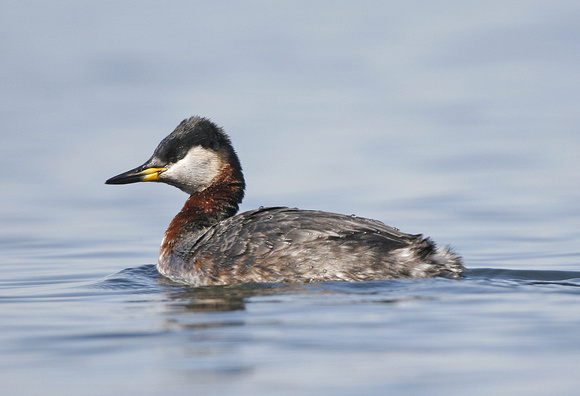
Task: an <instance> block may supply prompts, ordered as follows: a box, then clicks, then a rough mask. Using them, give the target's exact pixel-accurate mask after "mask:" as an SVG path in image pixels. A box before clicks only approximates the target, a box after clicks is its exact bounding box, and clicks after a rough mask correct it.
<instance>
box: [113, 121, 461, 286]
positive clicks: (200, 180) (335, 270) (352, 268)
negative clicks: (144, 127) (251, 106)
mask: <svg viewBox="0 0 580 396" xmlns="http://www.w3.org/2000/svg"><path fill="white" fill-rule="evenodd" d="M136 181H159V182H165V183H168V184H171V185H174V186H177V187H179V188H181V189H182V190H184V191H186V192H187V193H189V194H191V195H190V198H189V199H188V200H187V202H186V204H185V205H184V207H183V209H182V210H181V212H180V213H179V214H178V215H177V216H176V217H175V218H174V219H173V221H172V222H171V224H170V226H169V228H168V229H167V231H166V233H165V237H164V240H163V242H162V245H161V250H160V253H159V261H158V265H157V268H158V270H159V272H160V273H161V274H163V275H165V276H167V277H169V278H170V279H173V280H175V281H178V282H183V283H187V284H191V285H194V286H203V285H225V284H235V283H247V282H324V281H368V280H376V279H392V278H422V277H433V276H444V277H450V278H457V277H459V276H461V274H462V271H463V270H464V268H463V266H462V264H461V259H460V258H459V256H457V255H456V254H455V253H453V252H451V251H450V250H449V249H448V248H445V247H436V246H435V244H434V243H433V242H431V241H430V240H429V239H424V238H423V237H422V236H421V235H410V234H406V233H403V232H401V231H399V230H397V229H395V228H392V227H389V226H387V225H385V224H383V223H381V222H379V221H376V220H369V219H364V218H360V217H355V216H347V215H340V214H335V213H328V212H320V211H311V210H299V209H291V208H285V207H276V208H260V209H257V210H252V211H248V212H245V213H241V214H238V215H235V213H236V212H237V210H238V204H239V203H240V202H241V200H242V197H243V191H244V187H245V184H244V178H243V175H242V172H241V166H240V164H239V160H238V158H237V155H236V154H235V151H234V150H233V148H232V146H231V143H230V141H229V138H228V137H227V135H225V133H224V132H223V131H222V130H221V129H220V128H218V127H217V126H215V125H214V124H213V123H211V122H210V121H209V120H206V119H203V118H198V117H193V118H190V119H188V120H185V121H183V122H182V123H181V124H180V125H179V126H178V127H177V129H176V130H175V131H174V132H173V133H172V134H170V135H169V136H168V137H167V138H165V139H164V140H163V141H162V142H161V143H160V145H159V147H158V148H157V149H156V150H155V152H154V154H153V156H152V157H151V159H149V161H147V163H145V164H144V165H142V166H141V167H138V168H136V169H134V170H131V171H129V172H125V173H123V174H121V175H118V176H115V177H113V178H111V179H109V180H108V181H107V183H109V184H125V183H132V182H136Z"/></svg>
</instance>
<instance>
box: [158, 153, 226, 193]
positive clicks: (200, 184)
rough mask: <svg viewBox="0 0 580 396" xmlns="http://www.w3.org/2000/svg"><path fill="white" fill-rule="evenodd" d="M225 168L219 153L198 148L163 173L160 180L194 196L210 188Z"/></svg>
mask: <svg viewBox="0 0 580 396" xmlns="http://www.w3.org/2000/svg"><path fill="white" fill-rule="evenodd" d="M224 167H225V162H224V160H223V159H222V157H221V156H220V155H219V154H218V153H217V152H215V151H213V150H209V149H205V148H203V147H201V146H196V147H192V148H191V149H190V150H189V151H188V153H187V155H186V156H185V157H183V158H182V159H181V160H179V161H178V162H176V163H175V164H173V165H171V166H170V167H169V169H167V170H166V171H165V172H163V173H162V174H161V175H160V180H162V181H166V182H170V184H173V185H175V186H177V187H179V188H180V189H182V190H183V191H185V192H186V193H188V194H194V193H196V192H199V191H201V190H203V189H205V188H207V187H208V186H210V185H211V183H212V181H213V180H214V179H215V178H216V177H217V176H218V175H219V174H220V172H221V171H222V170H223V169H224Z"/></svg>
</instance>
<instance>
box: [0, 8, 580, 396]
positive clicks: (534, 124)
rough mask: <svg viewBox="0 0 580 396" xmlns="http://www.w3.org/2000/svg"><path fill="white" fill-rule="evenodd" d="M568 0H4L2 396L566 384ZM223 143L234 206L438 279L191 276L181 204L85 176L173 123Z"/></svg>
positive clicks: (121, 167)
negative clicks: (298, 210) (224, 279)
mask: <svg viewBox="0 0 580 396" xmlns="http://www.w3.org/2000/svg"><path fill="white" fill-rule="evenodd" d="M579 17H580V6H579V5H577V2H574V1H551V2H545V3H542V2H536V3H533V4H532V3H530V2H518V1H512V0H508V1H503V2H488V3H485V4H478V5H474V4H467V3H465V2H460V1H447V2H445V3H444V4H435V3H433V2H427V1H423V2H421V1H419V2H412V4H411V3H409V2H407V3H403V2H384V1H376V2H373V1H369V2H364V3H362V4H359V3H357V4H356V5H355V4H354V3H353V4H351V3H347V2H343V3H341V2H324V1H321V2H316V3H312V2H292V3H286V4H273V3H268V2H259V1H258V2H244V3H238V2H212V3H211V4H209V3H208V4H195V3H188V2H163V3H155V2H147V1H145V2H144V1H139V2H137V1H120V2H116V3H115V4H108V5H106V4H105V5H104V4H103V3H88V2H81V3H79V2H71V1H56V2H40V1H36V2H35V1H31V2H11V1H6V2H3V3H2V4H1V5H0V48H1V49H2V57H1V60H0V80H1V81H2V90H0V103H1V106H0V109H1V110H0V111H1V112H2V113H1V115H2V116H1V117H0V134H1V135H2V145H1V147H0V153H1V155H0V161H1V165H2V169H3V170H4V172H3V177H2V178H0V198H1V203H2V205H1V209H0V224H1V226H0V246H1V252H2V256H1V258H0V266H1V267H0V268H1V273H2V276H1V277H0V314H1V316H2V325H1V326H0V391H1V393H2V394H6V395H20V394H43V395H62V394H75V395H102V394H126V395H142V394H164V395H180V394H186V393H195V394H240V395H243V394H247V395H249V394H252V395H255V394H259V395H271V394H332V395H342V394H344V395H350V394H386V393H387V392H390V393H391V394H440V395H449V394H462V395H463V394H481V395H484V394H485V395H488V394H491V393H492V392H494V393H496V394H500V393H501V394H576V393H577V391H578V388H579V387H580V379H579V377H578V368H579V367H580V331H578V329H579V328H580V231H579V224H580V205H579V204H578V202H580V172H579V171H578V169H580V156H579V155H578V153H579V152H580V133H578V125H580V112H578V108H580V83H579V82H580V76H579V73H578V64H580V63H579V61H580V53H579V52H578V51H577V49H578V47H579V45H580V27H579V25H578V23H577V21H578V19H579ZM194 114H198V115H203V116H207V117H210V118H212V119H213V120H214V121H216V122H217V123H218V124H220V125H222V126H223V127H224V128H225V129H226V130H227V131H228V132H229V133H230V135H231V137H232V140H233V142H234V145H235V147H236V148H237V151H238V154H239V156H240V159H241V161H242V164H243V166H244V170H245V174H246V177H247V182H248V190H247V195H246V199H245V201H244V204H243V207H242V210H248V209H251V208H255V207H258V206H260V205H289V206H298V207H302V208H305V209H323V210H328V211H334V212H341V213H348V214H350V213H355V214H357V215H359V216H364V217H371V218H376V219H379V220H382V221H385V222H386V223H388V224H390V225H393V226H396V227H398V228H400V229H402V230H403V231H407V232H411V233H419V232H421V233H424V234H425V235H429V236H431V237H432V238H433V239H434V240H436V241H437V242H439V243H441V244H450V245H452V246H453V247H454V248H455V249H456V250H457V251H458V252H460V253H461V254H462V255H463V256H464V258H465V262H466V265H467V266H468V267H469V268H470V270H469V271H468V273H467V276H466V277H465V278H464V279H462V280H459V281H451V280H446V279H423V280H387V281H377V282H368V283H358V284H350V283H327V284H309V285H279V284H261V285H243V286H235V287H215V288H214V287H208V288H198V289H195V288H188V287H183V286H180V285H177V284H173V283H171V282H169V281H167V280H165V279H163V278H162V277H160V276H159V275H158V274H157V272H156V270H155V267H154V264H155V261H156V256H157V249H158V246H159V243H160V240H161V237H162V235H163V232H164V230H165V227H166V226H167V224H168V222H169V221H170V219H171V218H172V216H174V215H175V213H177V211H178V210H179V209H180V207H181V205H182V203H183V201H184V200H185V198H186V197H185V196H184V195H183V193H181V192H180V191H178V190H177V189H174V188H171V187H168V186H164V185H156V184H143V185H131V186H124V187H122V186H105V185H104V184H103V183H104V180H106V179H107V178H108V177H110V176H113V175H115V174H117V173H119V172H122V171H125V170H128V169H129V168H132V167H134V166H136V165H139V164H141V163H142V162H144V161H145V160H146V159H147V158H148V157H149V156H150V154H151V152H152V150H153V149H154V148H155V146H156V145H157V143H158V142H159V140H160V139H161V138H163V137H164V136H165V135H166V134H167V133H169V132H170V131H171V130H172V129H173V128H174V127H175V126H176V125H177V124H178V123H179V122H180V121H181V120H182V119H183V118H186V117H188V116H190V115H194Z"/></svg>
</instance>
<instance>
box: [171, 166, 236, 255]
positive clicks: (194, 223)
mask: <svg viewBox="0 0 580 396" xmlns="http://www.w3.org/2000/svg"><path fill="white" fill-rule="evenodd" d="M244 187H245V183H244V177H243V175H242V173H241V170H239V169H234V168H233V167H232V166H229V165H228V166H226V167H225V168H224V169H223V170H222V171H221V173H220V174H219V175H218V176H217V177H216V179H215V180H214V181H213V183H212V184H211V185H210V186H209V187H207V188H205V189H204V190H202V191H200V192H198V193H195V194H192V195H191V196H190V197H189V198H188V199H187V201H186V202H185V205H184V206H183V208H182V209H181V211H180V212H179V213H178V214H177V216H175V218H174V219H173V220H172V221H171V223H170V224H169V227H168V228H167V231H166V232H165V238H164V244H172V243H173V242H175V241H177V240H178V239H181V237H182V236H184V235H187V234H189V233H191V232H196V231H199V230H202V229H204V228H207V227H210V226H212V225H214V224H216V223H218V222H220V221H221V220H224V219H226V218H228V217H231V216H233V215H235V214H236V213H237V211H238V205H239V204H240V202H242V198H243V197H244ZM162 249H163V246H162Z"/></svg>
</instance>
